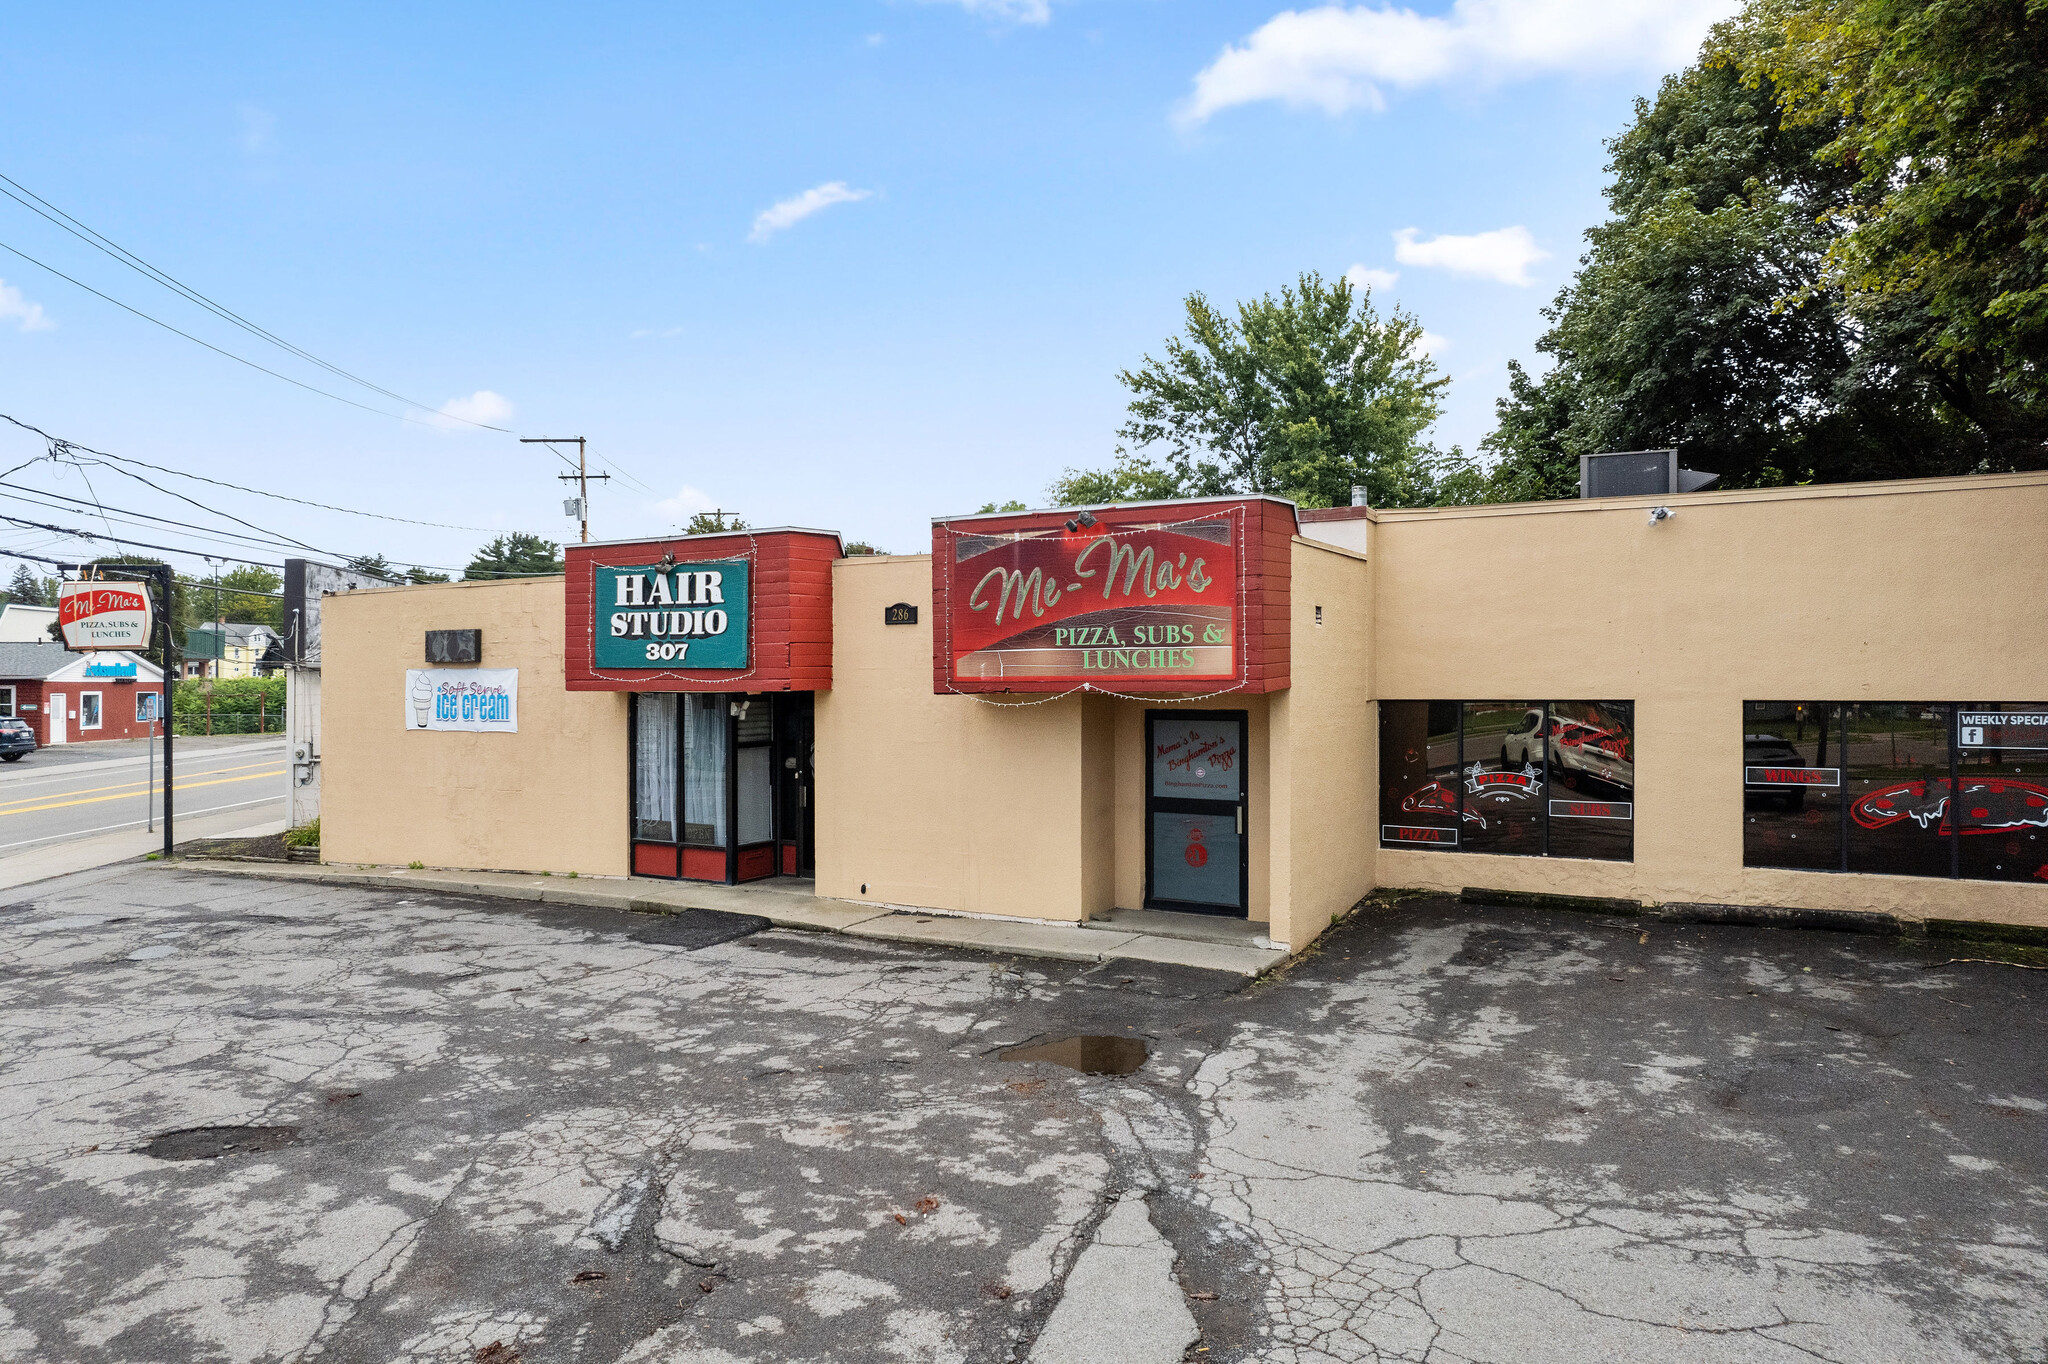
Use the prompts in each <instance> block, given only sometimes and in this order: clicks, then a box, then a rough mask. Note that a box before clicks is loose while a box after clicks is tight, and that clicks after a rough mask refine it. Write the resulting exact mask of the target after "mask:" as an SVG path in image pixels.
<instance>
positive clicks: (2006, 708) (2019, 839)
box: [1956, 702, 2048, 881]
mask: <svg viewBox="0 0 2048 1364" xmlns="http://www.w3.org/2000/svg"><path fill="white" fill-rule="evenodd" d="M1958 712H1959V713H1958V714H1957V716H1956V775H1957V778H1958V780H1957V791H1958V792H1959V796H1958V799H1957V802H1956V805H1957V808H1956V827H1957V829H1958V831H1959V832H1960V833H1961V835H1962V836H1961V837H1960V838H1958V839H1957V840H1956V844H1957V849H1956V850H1957V853H1958V855H1959V856H1958V861H1959V864H1960V870H1961V873H1962V875H1964V876H1969V877H1974V878H1976V879H1978V880H1982V881H2048V705H2042V704H2027V705H2022V704H2015V703H1990V704H1985V703H1979V702H1970V703H1967V704H1965V705H1963V706H1961V707H1959V708H1958Z"/></svg>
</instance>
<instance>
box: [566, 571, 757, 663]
mask: <svg viewBox="0 0 2048 1364" xmlns="http://www.w3.org/2000/svg"><path fill="white" fill-rule="evenodd" d="M748 568H749V565H748V563H747V561H746V560H744V559H719V560H715V561H711V562H707V563H692V564H639V565H629V566H626V567H616V568H615V567H608V566H606V565H603V564H600V565H597V566H596V567H595V569H594V570H593V572H594V575H595V577H594V581H593V583H592V588H593V598H592V604H591V610H592V612H593V613H594V617H595V619H594V621H593V627H594V628H593V630H592V638H591V642H592V650H591V652H592V657H593V661H594V663H595V664H596V666H597V667H599V668H664V669H669V668H673V669H695V668H709V669H716V670H720V671H743V670H744V669H745V668H746V667H747V654H748V649H747V623H748V622H747V605H748V586H749V583H748Z"/></svg>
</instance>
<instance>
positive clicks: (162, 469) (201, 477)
mask: <svg viewBox="0 0 2048 1364" xmlns="http://www.w3.org/2000/svg"><path fill="white" fill-rule="evenodd" d="M5 178H6V177H5V176H0V180H4V179H5ZM0 421H9V422H13V423H14V424H15V425H16V426H18V427H20V428H21V429H22V430H24V431H33V432H35V434H37V435H38V436H41V437H42V438H43V439H44V440H45V441H47V442H48V443H49V444H50V446H51V447H52V454H51V455H46V456H44V458H46V459H47V458H51V457H53V456H54V455H56V454H58V453H62V454H66V455H69V454H71V453H73V452H83V453H85V454H88V455H97V456H99V457H100V458H101V459H111V460H117V461H119V462H120V463H122V464H133V465H136V466H138V467H140V468H144V469H154V470H156V471H157V472H158V473H164V474H175V475H176V476H177V477H179V478H189V479H191V480H193V481H194V482H197V483H211V484H212V485H213V486H214V487H216V488H229V489H232V490H233V491H235V492H238V493H251V494H253V495H255V496H257V497H268V498H271V499H274V500H275V501H278V502H295V503H297V504H298V505H299V506H301V507H316V508H318V509H319V510H321V511H331V512H340V513H341V514H342V515H344V516H367V517H370V518H371V519H373V520H377V521H397V522H400V523H401V524H404V525H408V526H426V527H429V528H430V529H433V530H466V531H473V532H475V533H476V534H478V535H489V534H491V533H492V530H491V527H489V526H456V525H450V524H449V523H447V522H445V521H418V520H415V519H413V518H412V517H410V516H388V515H386V514H385V513H383V512H371V511H358V510H356V509H355V508H353V507H337V506H335V505H333V504H332V503H329V502H314V501H311V500H309V499H307V498H303V497H293V496H291V495H290V494H288V493H273V492H266V491H265V490H264V489H262V488H251V487H247V486H245V485H244V484H240V483H229V482H227V481H225V480H223V479H218V478H208V477H207V476H206V475H205V474H192V473H187V472H185V470H183V469H173V468H171V467H170V466H169V465H165V464H151V463H150V462H149V461H148V460H146V459H136V458H134V457H133V456H131V455H117V454H113V453H111V452H110V451H106V450H95V449H93V448H92V447H91V446H90V445H80V444H79V443H78V442H76V441H70V440H65V439H63V438H62V437H60V436H53V435H51V434H50V433H49V432H47V431H45V430H43V429H42V428H41V427H39V426H31V425H30V424H29V423H27V422H25V421H23V420H21V419H20V418H19V417H10V416H8V415H7V414H6V413H5V412H0ZM35 462H36V461H35V460H30V461H28V464H34V463H35ZM28 464H17V465H15V466H14V468H12V469H8V470H5V471H4V472H0V478H5V477H7V475H8V474H14V473H19V472H20V471H21V470H23V469H25V468H27V467H28Z"/></svg>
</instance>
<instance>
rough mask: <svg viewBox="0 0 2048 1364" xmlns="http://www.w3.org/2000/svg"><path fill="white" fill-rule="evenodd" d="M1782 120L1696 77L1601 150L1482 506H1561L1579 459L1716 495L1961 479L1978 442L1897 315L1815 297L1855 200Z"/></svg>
mask: <svg viewBox="0 0 2048 1364" xmlns="http://www.w3.org/2000/svg"><path fill="white" fill-rule="evenodd" d="M1838 132H1839V127H1838V126H1837V125H1835V124H1830V123H1827V122H1826V121H1823V120H1808V121H1793V120H1788V119H1787V118H1786V117H1785V116H1784V114H1783V111H1782V109H1781V107H1780V105H1779V104H1778V102H1777V100H1776V98H1775V94H1774V87H1772V86H1771V85H1770V83H1769V81H1768V80H1765V81H1763V82H1762V83H1761V84H1759V83H1757V82H1756V81H1754V80H1752V79H1745V77H1744V75H1743V73H1742V72H1741V71H1740V70H1738V69H1737V68H1736V67H1734V66H1733V65H1732V64H1726V63H1715V64H1711V65H1698V66H1694V67H1692V68H1689V69H1688V70H1686V71H1683V72H1680V73H1679V74H1677V75H1674V76H1672V77H1670V78H1668V79H1667V80H1666V81H1665V82H1664V85H1663V88H1662V89H1661V90H1660V91H1659V93H1658V96H1657V98H1656V100H1655V101H1640V102H1639V103H1638V105H1637V109H1636V119H1635V122H1634V124H1633V125H1632V126H1631V127H1630V128H1629V129H1628V130H1626V131H1625V132H1623V133H1622V134H1621V135H1620V136H1619V137H1617V138H1616V139H1614V141H1613V142H1611V143H1610V144H1609V150H1610V152H1611V153H1612V159H1611V161H1610V163H1609V167H1608V169H1609V171H1610V173H1611V174H1612V177H1613V179H1612V181H1611V183H1610V185H1609V187H1608V190H1607V199H1608V203H1609V206H1610V208H1611V210H1612V216H1610V217H1609V219H1608V220H1607V221H1606V222H1604V223H1601V224H1600V225H1598V226H1596V227H1594V228H1593V229H1592V230H1591V231H1589V232H1588V233H1587V234H1586V235H1587V243H1588V249H1587V251H1586V254H1585V256H1584V257H1582V258H1581V261H1580V267H1579V271H1578V275H1577V277H1576V278H1575V279H1574V280H1573V281H1572V283H1571V284H1570V285H1569V286H1567V287H1566V288H1565V290H1564V291H1563V292H1562V293H1560V294H1559V295H1558V298H1557V300H1556V301H1555V302H1554V303H1553V304H1552V305H1551V306H1550V307H1549V308H1548V309H1546V310H1545V316H1546V317H1547V318H1548V319H1549V320H1550V323H1551V325H1550V328H1549V330H1548V331H1547V332H1546V333H1545V334H1544V336H1543V338H1542V339H1541V340H1540V341H1539V342H1538V348H1539V349H1541V350H1544V351H1547V352H1549V353H1550V354H1551V355H1552V356H1554V357H1555V361H1556V363H1555V364H1554V366H1553V367H1552V368H1551V369H1550V371H1549V372H1548V373H1546V374H1545V375H1544V376H1543V377H1542V378H1541V379H1540V380H1538V379H1534V378H1531V377H1530V376H1529V375H1528V374H1527V373H1526V372H1524V371H1522V370H1520V369H1519V367H1517V368H1516V369H1514V370H1512V371H1511V372H1510V376H1509V392H1508V395H1507V396H1506V397H1505V398H1504V399H1502V400H1501V402H1500V403H1499V418H1500V420H1499V425H1498V427H1497V428H1496V430H1495V431H1494V432H1493V434H1492V435H1490V436H1489V437H1488V438H1487V440H1486V441H1485V442H1484V448H1485V449H1486V450H1488V451H1489V452H1490V453H1491V454H1492V455H1493V456H1494V457H1495V463H1494V465H1493V467H1492V469H1491V470H1490V473H1489V477H1488V479H1487V485H1486V488H1485V490H1484V492H1483V494H1482V495H1483V496H1485V497H1487V498H1489V499H1498V500H1520V499H1526V498H1539V497H1558V496H1570V495H1571V494H1572V493H1573V492H1575V491H1576V488H1577V480H1578V467H1577V465H1578V456H1579V455H1580V454H1582V453H1592V452H1597V451H1600V450H1628V449H1644V448H1653V447H1662V446H1676V447H1678V449H1679V451H1680V453H1681V454H1682V456H1683V457H1684V459H1685V462H1686V463H1687V464H1688V465H1690V466H1691V467H1694V468H1698V469H1705V470H1710V471H1712V472H1715V473H1719V474H1721V475H1722V477H1723V479H1724V481H1725V483H1727V484H1729V485H1737V486H1740V485H1752V484H1770V483H1782V482H1787V481H1792V480H1818V481H1822V482H1836V481H1843V480H1849V479H1858V478H1885V477H1906V476H1912V475H1921V474H1939V473H1963V472H1968V471H1970V470H1972V469H1977V468H1982V467H1985V466H1986V462H1987V460H1990V459H1992V458H1993V456H1994V444H1995V442H1994V441H1993V439H1992V437H1991V434H1990V433H1989V432H1988V431H1987V430H1986V429H1984V428H1983V427H1982V426H1981V425H1978V424H1976V423H1973V422H1972V421H1971V420H1970V418H1969V416H1968V414H1967V413H1965V412H1964V411H1963V410H1961V409H1960V408H1958V407H1957V406H1956V405H1955V404H1954V403H1953V402H1952V401H1951V397H1950V394H1949V391H1948V389H1947V387H1946V386H1945V384H1944V383H1943V380H1942V376H1941V375H1940V374H1939V373H1938V372H1937V371H1935V370H1934V369H1932V368H1930V367H1929V366H1928V365H1927V364H1926V363H1924V362H1923V361H1922V359H1921V358H1920V357H1919V355H1918V354H1917V352H1916V350H1915V348H1914V347H1913V345H1912V344H1911V343H1910V340H1909V337H1908V335H1907V334H1908V333H1909V332H1910V330H1911V326H1912V321H1911V311H1912V310H1911V308H1910V306H1909V305H1908V304H1907V303H1905V302H1904V301H1895V302H1894V304H1893V305H1892V306H1891V307H1890V308H1888V309H1871V310H1867V311H1866V312H1864V313H1861V314H1858V313H1855V312H1852V310H1851V309H1850V308H1849V306H1848V305H1847V303H1846V302H1845V300H1844V299H1843V298H1842V296H1841V295H1840V294H1839V293H1838V292H1832V291H1829V290H1827V289H1825V288H1823V287H1822V281H1823V279H1824V277H1825V275H1826V272H1827V269H1828V261H1829V259H1830V252H1831V251H1832V250H1833V248H1834V247H1835V245H1836V243H1837V241H1838V240H1839V238H1840V236H1841V234H1842V230H1843V229H1842V222H1843V217H1842V214H1841V210H1842V209H1843V208H1844V207H1845V206H1849V207H1853V206H1855V205H1856V204H1858V203H1859V202H1860V200H1861V199H1863V198H1867V197H1868V196H1869V190H1868V188H1867V187H1866V186H1864V185H1863V184H1862V182H1861V180H1860V177H1859V176H1858V175H1857V174H1856V173H1855V172H1853V171H1851V170H1849V169H1847V168H1845V167H1843V166H1841V165H1839V164H1837V163H1836V162H1834V161H1832V160H1830V159H1828V158H1827V157H1825V156H1823V155H1822V152H1823V151H1824V149H1825V148H1826V147H1827V146H1828V145H1829V143H1830V142H1831V141H1832V140H1833V138H1834V137H1835V136H1836V135H1837V134H1838Z"/></svg>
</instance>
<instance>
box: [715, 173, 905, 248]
mask: <svg viewBox="0 0 2048 1364" xmlns="http://www.w3.org/2000/svg"><path fill="white" fill-rule="evenodd" d="M872 193H874V191H873V190H866V189H848V188H847V187H846V182H845V181H844V180H831V181H827V182H826V183H825V184H822V185H814V186H812V187H811V188H810V189H807V190H805V191H804V192H803V193H802V194H798V195H795V196H793V197H791V198H788V199H784V200H783V201H782V202H781V203H779V204H776V205H774V206H773V207H771V208H764V209H762V210H761V211H760V212H759V213H756V214H755V215H754V230H753V231H752V232H749V233H748V234H747V240H748V241H752V242H765V241H767V240H768V239H769V238H770V237H772V236H774V235H775V234H776V233H778V232H780V231H782V230H783V229H785V228H790V227H795V226H796V225H797V224H798V223H800V222H802V221H803V220H804V219H806V218H808V217H810V216H811V215H812V214H813V213H816V212H818V211H819V210H821V209H827V208H830V207H832V205H834V204H852V203H858V202H860V201H861V200H862V199H865V198H867V197H868V196H869V195H870V194H872Z"/></svg>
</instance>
